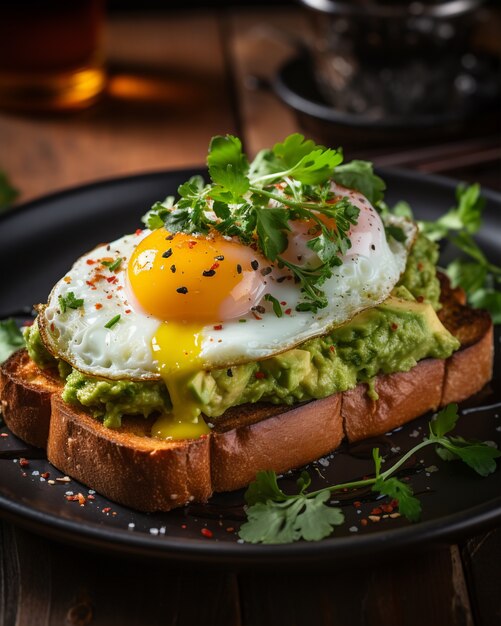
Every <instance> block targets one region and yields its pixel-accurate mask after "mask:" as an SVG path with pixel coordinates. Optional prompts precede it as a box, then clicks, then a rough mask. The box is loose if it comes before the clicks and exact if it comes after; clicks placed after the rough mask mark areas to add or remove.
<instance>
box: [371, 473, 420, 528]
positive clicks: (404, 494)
mask: <svg viewBox="0 0 501 626" xmlns="http://www.w3.org/2000/svg"><path fill="white" fill-rule="evenodd" d="M372 491H376V492H377V493H380V494H381V495H384V496H388V497H390V498H394V499H395V500H398V510H399V511H400V513H401V514H402V515H404V516H405V517H406V518H407V519H408V520H409V521H411V522H417V521H418V519H419V518H420V517H421V502H420V501H419V500H418V498H416V497H415V496H414V492H413V491H412V488H411V487H410V486H409V485H408V484H407V483H404V482H402V481H401V480H399V479H398V478H395V477H392V478H386V479H384V478H383V477H382V476H380V477H379V478H378V479H377V480H376V482H375V483H374V486H373V487H372Z"/></svg>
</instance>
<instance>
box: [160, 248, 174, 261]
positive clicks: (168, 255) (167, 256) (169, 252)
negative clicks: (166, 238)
mask: <svg viewBox="0 0 501 626" xmlns="http://www.w3.org/2000/svg"><path fill="white" fill-rule="evenodd" d="M171 255H172V248H169V249H168V250H166V251H165V252H164V253H163V254H162V257H163V258H164V259H168V258H169V257H170V256H171Z"/></svg>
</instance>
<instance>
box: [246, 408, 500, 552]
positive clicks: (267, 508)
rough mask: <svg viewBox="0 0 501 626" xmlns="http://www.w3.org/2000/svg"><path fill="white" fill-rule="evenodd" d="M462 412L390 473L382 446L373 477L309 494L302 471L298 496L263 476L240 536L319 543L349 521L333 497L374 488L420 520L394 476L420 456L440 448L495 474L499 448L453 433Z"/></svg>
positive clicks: (250, 495)
mask: <svg viewBox="0 0 501 626" xmlns="http://www.w3.org/2000/svg"><path fill="white" fill-rule="evenodd" d="M457 409H458V407H457V405H456V404H450V405H448V406H447V407H445V408H444V409H442V410H441V411H440V412H439V413H438V414H437V415H436V417H435V419H434V420H432V421H431V422H430V424H429V434H428V436H427V437H426V438H425V439H424V440H423V441H421V442H420V443H418V444H417V445H416V446H414V447H413V448H412V449H411V450H409V451H408V452H407V453H406V454H404V455H403V456H402V457H401V458H400V459H398V461H396V463H394V464H393V465H392V466H391V467H389V468H388V469H387V470H385V471H381V468H382V464H383V457H382V456H381V454H380V451H379V448H374V449H373V451H372V452H373V460H374V476H373V477H370V478H364V479H362V480H354V481H351V482H347V483H341V484H338V485H332V486H329V487H325V488H323V489H319V490H318V491H310V492H308V491H307V489H308V487H309V486H310V484H311V478H310V476H309V474H308V472H306V471H303V472H302V473H301V475H300V477H299V479H298V481H297V487H298V492H297V493H295V494H286V493H284V492H283V491H282V490H281V489H280V487H279V486H278V482H277V475H276V474H275V472H273V471H263V472H259V473H258V474H257V476H256V480H255V481H254V482H252V483H251V484H250V485H249V487H248V489H247V492H246V494H245V500H246V503H247V510H246V513H247V522H245V523H244V524H243V525H242V527H241V528H240V532H239V535H240V538H241V539H243V540H244V541H247V542H249V543H288V542H291V541H298V540H299V539H304V540H305V541H319V540H320V539H323V538H324V537H327V536H329V535H330V534H331V533H332V532H333V530H334V527H335V526H339V525H341V524H342V523H343V522H344V515H343V512H342V510H341V509H340V508H338V507H332V506H329V500H330V497H331V495H332V494H334V493H336V492H338V491H345V490H349V489H357V488H360V487H371V489H372V491H373V492H375V493H376V494H379V495H382V496H388V497H389V498H392V499H395V500H398V507H399V512H400V513H401V514H402V515H404V516H405V517H406V518H407V519H408V520H410V521H411V522H416V521H417V520H419V518H420V516H421V502H420V500H419V499H418V498H417V497H416V496H415V495H414V493H413V490H412V487H411V486H410V485H409V484H408V483H406V482H403V481H402V480H400V479H399V478H398V477H397V476H396V475H395V474H396V473H397V471H398V470H399V469H400V468H401V467H402V466H403V465H404V464H405V463H406V462H407V461H408V460H409V459H410V458H411V457H412V456H413V455H415V454H416V452H418V451H419V450H421V449H422V448H425V447H427V446H435V447H436V448H437V453H438V455H439V456H440V457H441V458H442V459H443V460H445V461H452V460H456V459H459V460H461V461H463V462H464V463H466V464H467V465H468V466H469V467H471V468H472V469H473V470H475V471H476V472H477V473H478V474H480V475H481V476H487V475H489V474H492V473H493V472H494V471H495V469H496V461H495V459H496V458H499V457H500V456H501V452H500V451H499V450H498V449H497V448H493V447H491V446H489V445H487V444H485V443H482V442H479V441H467V440H465V439H463V438H462V437H457V436H449V435H448V433H450V432H451V431H452V430H454V428H455V427H456V423H457V421H458V419H459V416H458V410H457Z"/></svg>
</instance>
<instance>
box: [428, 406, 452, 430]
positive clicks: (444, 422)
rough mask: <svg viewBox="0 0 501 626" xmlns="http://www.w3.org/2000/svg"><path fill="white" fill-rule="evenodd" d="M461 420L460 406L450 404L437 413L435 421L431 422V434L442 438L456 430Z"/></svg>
mask: <svg viewBox="0 0 501 626" xmlns="http://www.w3.org/2000/svg"><path fill="white" fill-rule="evenodd" d="M458 419H459V414H458V405H457V404H448V405H447V406H446V407H444V408H443V409H442V410H441V411H439V412H438V413H437V415H436V416H435V419H434V420H432V421H431V422H430V434H431V436H432V437H436V438H440V437H443V436H444V435H446V434H447V433H449V432H450V431H451V430H454V428H455V427H456V424H457V421H458Z"/></svg>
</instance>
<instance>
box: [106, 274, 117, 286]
mask: <svg viewBox="0 0 501 626" xmlns="http://www.w3.org/2000/svg"><path fill="white" fill-rule="evenodd" d="M106 280H107V281H108V282H109V283H112V284H113V285H114V284H115V283H117V282H118V278H117V277H116V276H109V277H108V278H107V279H106Z"/></svg>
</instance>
